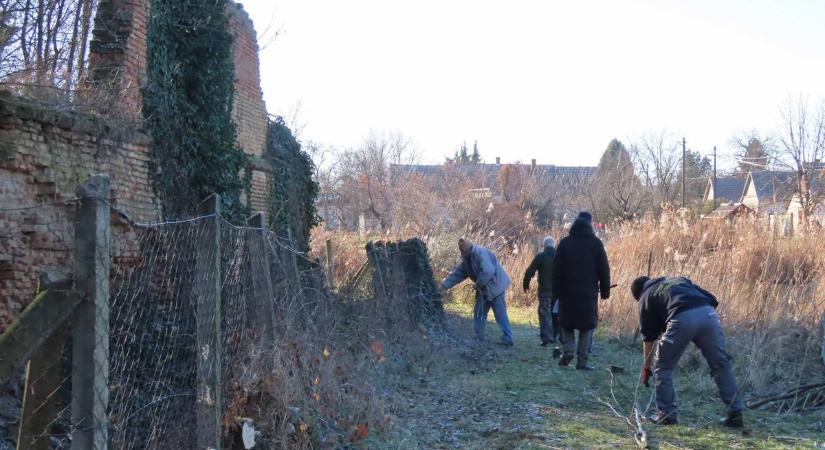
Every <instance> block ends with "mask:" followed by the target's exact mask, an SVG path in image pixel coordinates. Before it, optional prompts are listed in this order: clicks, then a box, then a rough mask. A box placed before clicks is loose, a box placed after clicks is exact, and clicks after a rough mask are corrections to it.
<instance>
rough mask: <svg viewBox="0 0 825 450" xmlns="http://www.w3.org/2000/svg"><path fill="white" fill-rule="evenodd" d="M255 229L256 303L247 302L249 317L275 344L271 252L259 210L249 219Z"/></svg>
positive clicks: (253, 269)
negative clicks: (268, 249)
mask: <svg viewBox="0 0 825 450" xmlns="http://www.w3.org/2000/svg"><path fill="white" fill-rule="evenodd" d="M247 224H248V225H249V226H250V227H252V228H259V229H260V230H254V231H253V232H252V234H251V236H250V239H249V247H248V248H249V253H250V261H251V265H252V267H251V268H250V269H251V272H252V291H253V292H254V293H255V294H254V304H247V317H249V318H250V320H251V322H252V323H253V324H254V325H255V326H257V327H259V328H260V329H261V330H262V331H263V338H264V342H265V343H266V344H267V345H268V344H272V345H274V344H275V293H274V290H273V288H272V275H271V272H270V267H271V266H270V261H269V252H267V249H266V248H267V242H266V230H267V228H266V215H265V214H264V213H263V212H259V213H257V214H255V215H254V216H252V217H250V218H249V219H248V220H247Z"/></svg>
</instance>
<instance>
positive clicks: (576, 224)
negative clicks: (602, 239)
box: [570, 219, 596, 236]
mask: <svg viewBox="0 0 825 450" xmlns="http://www.w3.org/2000/svg"><path fill="white" fill-rule="evenodd" d="M595 235H596V233H595V231H593V224H592V223H590V221H589V220H587V219H576V220H574V221H573V225H571V226H570V236H595Z"/></svg>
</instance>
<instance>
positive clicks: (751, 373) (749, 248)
mask: <svg viewBox="0 0 825 450" xmlns="http://www.w3.org/2000/svg"><path fill="white" fill-rule="evenodd" d="M546 234H552V235H553V236H555V237H556V239H557V240H560V238H562V237H563V236H564V235H565V234H566V233H565V232H564V231H563V230H552V231H549V230H534V229H522V230H519V232H518V233H507V232H506V230H504V231H499V230H497V229H496V228H495V227H494V226H491V227H484V228H478V229H475V230H466V229H465V230H454V229H450V228H449V227H445V226H442V227H433V228H431V229H428V230H425V233H424V234H423V235H419V236H413V235H412V234H411V233H410V232H409V231H405V230H391V231H388V232H385V233H383V234H381V235H371V236H365V237H363V238H359V237H358V236H357V234H352V233H346V232H324V231H318V232H316V235H315V236H314V238H313V242H314V245H316V246H319V250H320V246H321V245H323V242H324V241H325V240H326V239H332V240H333V242H334V243H335V247H336V279H337V281H338V282H342V281H343V280H345V279H347V277H349V276H351V275H352V273H351V269H352V268H354V267H357V266H359V265H360V264H361V263H362V262H363V261H365V260H366V256H365V255H364V251H363V244H364V243H365V242H366V241H367V240H370V239H399V238H404V239H406V238H410V237H420V238H422V239H423V240H424V241H425V242H426V243H427V245H428V248H429V252H430V256H431V260H432V261H431V263H432V267H433V271H434V273H435V274H436V278H437V279H441V278H443V277H444V276H446V274H447V273H449V271H450V270H451V269H452V268H453V267H454V265H455V264H456V263H458V261H459V256H458V249H457V247H456V241H457V240H458V238H459V237H462V236H463V237H468V238H470V239H472V240H474V241H475V242H478V243H480V244H482V245H485V246H487V247H489V248H490V249H491V250H493V251H494V252H495V253H496V254H497V255H498V257H499V259H500V260H501V261H502V264H503V265H504V267H505V269H506V270H507V272H508V274H509V275H510V277H511V278H512V279H513V284H512V286H511V288H510V291H509V292H508V294H507V301H508V302H509V303H511V304H518V305H522V306H532V305H534V304H535V302H536V298H535V292H529V293H527V294H525V293H524V292H522V289H521V280H522V277H523V274H524V271H525V269H526V268H527V266H528V265H529V263H530V261H531V260H532V257H533V255H534V253H535V252H536V251H537V250H539V242H540V240H541V239H542V237H543V236H544V235H546ZM824 237H825V236H824V235H823V234H807V235H802V236H798V237H794V238H774V237H772V236H771V235H770V234H769V233H766V232H764V231H763V230H762V229H761V228H760V227H759V226H758V225H757V224H756V223H753V222H743V223H740V224H738V225H735V226H728V225H727V224H725V223H720V222H709V221H698V222H695V223H694V224H692V225H690V226H686V227H685V226H680V225H678V224H670V225H659V224H658V223H652V222H646V223H636V224H629V225H624V226H619V227H616V228H613V229H611V230H609V232H608V235H607V237H606V239H605V244H606V248H607V253H608V258H609V260H610V265H611V272H612V279H613V282H614V283H617V284H618V287H617V288H615V289H614V290H613V291H612V295H611V298H610V299H609V300H606V301H602V302H601V305H600V315H601V318H600V319H601V324H600V327H601V328H602V329H603V330H604V331H605V332H606V333H608V334H609V335H611V336H615V337H623V338H627V337H629V336H632V335H633V334H634V331H635V329H636V327H637V325H638V310H637V308H638V304H637V303H636V301H635V300H634V299H633V298H632V296H631V295H630V291H629V286H630V282H631V281H632V280H633V279H634V278H635V277H637V276H639V275H645V274H647V271H648V260H649V258H650V263H651V273H650V275H651V276H653V277H655V276H687V277H689V278H691V279H692V280H693V281H694V282H696V283H697V284H699V285H701V286H702V287H704V288H706V289H708V290H709V291H711V292H713V293H714V294H715V295H716V296H717V297H718V298H719V301H720V306H719V312H720V316H721V318H722V322H723V326H724V328H725V332H726V335H727V338H728V347H729V351H730V353H732V354H733V355H734V357H735V361H736V364H737V370H738V373H739V374H740V378H741V380H742V383H743V385H744V388H745V389H746V390H747V394H748V396H760V395H768V394H770V393H776V392H782V391H783V390H784V389H788V388H790V387H794V386H798V385H801V384H805V383H809V382H811V381H812V380H814V381H815V380H819V379H821V378H823V377H825V375H823V373H824V372H825V366H823V361H822V357H821V356H820V349H821V345H822V339H823V338H822V336H821V333H822V332H821V331H820V329H821V328H820V327H821V326H822V325H821V322H822V321H823V320H825V292H823V290H822V289H823V288H825V272H824V269H825V241H823V238H824ZM356 242H357V245H356V244H355V243H356ZM319 254H320V253H319ZM533 286H534V287H533V289H535V283H533ZM448 294H449V295H450V296H451V297H447V298H445V300H446V301H450V298H452V300H453V301H471V300H472V298H473V293H472V291H471V290H469V289H463V290H462V289H458V290H454V291H453V292H451V293H448ZM820 400H822V399H820ZM795 406H796V407H802V406H803V405H795Z"/></svg>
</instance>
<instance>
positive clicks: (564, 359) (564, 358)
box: [559, 355, 574, 367]
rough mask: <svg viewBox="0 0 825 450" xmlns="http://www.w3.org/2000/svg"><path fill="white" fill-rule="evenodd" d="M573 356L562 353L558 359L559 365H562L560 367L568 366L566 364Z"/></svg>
mask: <svg viewBox="0 0 825 450" xmlns="http://www.w3.org/2000/svg"><path fill="white" fill-rule="evenodd" d="M573 358H574V356H573V355H564V356H562V357H561V359H560V360H559V365H560V366H562V367H565V366H568V365H570V362H571V361H573Z"/></svg>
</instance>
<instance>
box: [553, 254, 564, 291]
mask: <svg viewBox="0 0 825 450" xmlns="http://www.w3.org/2000/svg"><path fill="white" fill-rule="evenodd" d="M563 265H564V242H561V243H559V246H558V248H556V256H554V257H553V276H552V277H551V279H552V280H553V283H552V286H551V287H550V288H551V290H552V292H553V299H555V300H558V299H559V297H560V296H561V284H562V279H563V278H564V277H563V276H562V273H561V268H562V266H563Z"/></svg>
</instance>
